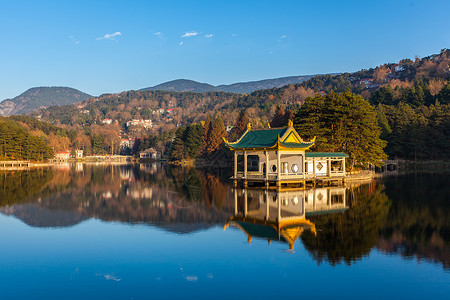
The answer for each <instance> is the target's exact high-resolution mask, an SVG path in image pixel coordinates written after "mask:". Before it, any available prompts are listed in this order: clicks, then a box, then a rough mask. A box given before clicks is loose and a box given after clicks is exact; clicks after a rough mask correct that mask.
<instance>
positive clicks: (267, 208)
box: [264, 189, 270, 221]
mask: <svg viewBox="0 0 450 300" xmlns="http://www.w3.org/2000/svg"><path fill="white" fill-rule="evenodd" d="M264 195H265V196H266V221H268V220H269V217H270V215H269V211H270V207H269V203H270V201H269V192H268V191H267V189H266V190H265V192H264Z"/></svg>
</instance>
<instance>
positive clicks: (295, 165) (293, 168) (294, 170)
mask: <svg viewBox="0 0 450 300" xmlns="http://www.w3.org/2000/svg"><path fill="white" fill-rule="evenodd" d="M292 172H294V173H297V172H298V166H297V164H293V165H292Z"/></svg>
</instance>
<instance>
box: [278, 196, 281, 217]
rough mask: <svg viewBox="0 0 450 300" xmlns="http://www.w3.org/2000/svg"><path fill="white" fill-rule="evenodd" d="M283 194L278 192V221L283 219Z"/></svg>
mask: <svg viewBox="0 0 450 300" xmlns="http://www.w3.org/2000/svg"><path fill="white" fill-rule="evenodd" d="M280 195H281V194H279V193H277V203H278V216H277V222H280V221H281V197H280Z"/></svg>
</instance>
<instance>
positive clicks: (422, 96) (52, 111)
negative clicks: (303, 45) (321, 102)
mask: <svg viewBox="0 0 450 300" xmlns="http://www.w3.org/2000/svg"><path fill="white" fill-rule="evenodd" d="M449 66H450V51H449V50H447V49H444V50H442V51H441V53H440V54H436V55H431V56H429V57H425V58H422V59H419V58H416V59H415V60H414V61H412V60H409V59H403V60H401V61H400V62H398V63H389V64H385V65H381V66H378V67H376V68H374V69H369V70H361V71H359V72H355V73H344V74H339V75H321V76H315V77H314V78H311V79H309V80H307V81H304V82H302V83H299V84H296V85H287V86H283V87H281V88H272V89H266V90H259V91H255V92H253V93H251V94H234V93H225V92H207V93H194V92H165V91H130V92H123V93H119V94H105V95H102V96H100V97H96V98H91V99H89V100H86V101H84V102H81V103H77V104H76V105H69V106H62V107H51V108H48V109H44V110H41V111H40V112H39V113H38V114H36V116H38V115H39V117H41V119H42V120H46V121H49V122H51V123H53V124H59V125H63V126H69V127H70V128H73V129H75V130H76V131H78V132H85V133H87V134H88V135H90V136H91V140H92V136H93V134H92V132H99V130H109V132H110V133H111V135H112V134H113V132H114V130H116V131H115V132H116V135H119V134H120V136H121V137H124V136H125V137H132V138H140V139H141V140H143V138H146V137H151V136H152V135H154V134H158V135H159V136H160V137H161V136H165V137H166V138H167V141H166V142H168V141H171V140H172V139H173V137H174V135H175V129H176V128H177V127H180V126H186V125H189V124H193V123H199V122H200V121H205V120H206V119H207V117H208V116H214V115H216V114H218V115H221V116H222V119H223V122H224V126H225V127H226V126H233V125H234V123H235V121H236V119H237V117H238V115H239V113H241V112H242V111H244V110H245V111H246V114H247V116H248V118H249V120H250V121H251V122H252V124H253V127H254V128H258V127H264V126H267V123H268V122H270V121H271V120H272V118H273V116H274V115H275V111H276V109H277V106H282V107H284V108H285V109H289V110H290V111H292V112H294V113H296V112H297V111H298V110H299V108H300V107H301V105H302V104H303V103H304V102H305V100H306V99H307V98H308V97H310V98H312V99H314V97H315V96H316V95H317V94H319V95H327V94H329V93H330V92H331V91H335V92H344V91H345V90H347V89H349V90H350V91H351V92H353V93H356V94H358V95H361V96H362V97H363V98H364V99H366V100H368V101H369V102H370V103H371V105H372V106H373V108H374V109H375V111H376V112H377V119H378V124H379V126H380V127H381V130H382V135H381V137H382V138H383V139H384V140H386V141H387V142H388V143H387V146H386V148H385V151H386V153H387V154H389V156H390V157H392V158H395V157H399V158H407V159H442V158H448V157H449V155H450V154H449V150H448V149H450V144H449V143H450V142H449V141H450V138H449V128H450V109H449V100H450V67H449ZM105 119H107V120H111V121H112V122H114V123H113V124H112V125H107V124H103V123H104V120H105ZM133 119H134V120H140V119H144V120H149V121H151V126H147V127H145V128H139V127H137V126H134V127H131V126H129V125H127V122H130V121H131V120H133ZM113 125H114V126H115V127H112V126H113ZM163 132H165V133H170V134H168V135H167V134H166V135H161V133H163ZM300 134H302V132H300ZM104 136H105V134H104ZM158 139H160V138H158ZM154 140H157V139H154ZM158 143H159V145H163V144H164V145H166V146H165V148H162V149H161V150H167V149H166V147H167V145H169V144H170V143H165V142H163V141H161V140H159V142H158ZM144 144H145V143H144ZM169 146H170V145H169ZM161 147H162V146H161ZM110 148H111V147H110ZM166 153H168V152H167V151H166Z"/></svg>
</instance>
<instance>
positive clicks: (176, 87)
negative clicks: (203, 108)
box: [141, 75, 315, 94]
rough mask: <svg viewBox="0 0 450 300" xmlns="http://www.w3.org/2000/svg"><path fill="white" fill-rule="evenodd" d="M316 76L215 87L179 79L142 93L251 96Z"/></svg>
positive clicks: (290, 77) (282, 78)
mask: <svg viewBox="0 0 450 300" xmlns="http://www.w3.org/2000/svg"><path fill="white" fill-rule="evenodd" d="M314 76H315V75H305V76H289V77H281V78H274V79H265V80H258V81H249V82H238V83H233V84H221V85H218V86H214V85H211V84H208V83H201V82H197V81H193V80H187V79H177V80H172V81H168V82H164V83H161V84H158V85H155V86H153V87H148V88H143V89H141V91H157V90H159V91H169V92H196V93H207V92H218V91H221V92H229V93H236V94H250V93H252V92H254V91H257V90H262V89H271V88H274V87H281V86H284V85H288V84H297V83H301V82H303V81H305V80H308V79H310V78H312V77H314Z"/></svg>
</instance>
